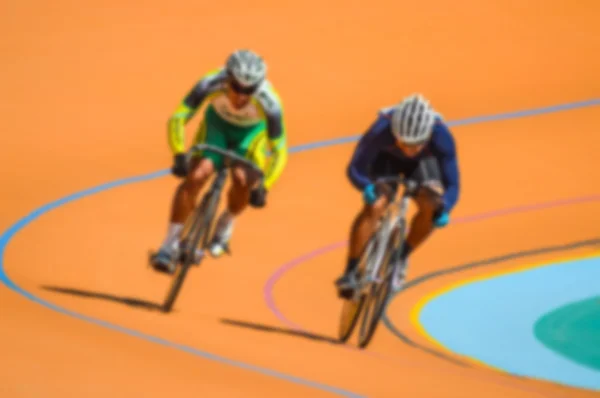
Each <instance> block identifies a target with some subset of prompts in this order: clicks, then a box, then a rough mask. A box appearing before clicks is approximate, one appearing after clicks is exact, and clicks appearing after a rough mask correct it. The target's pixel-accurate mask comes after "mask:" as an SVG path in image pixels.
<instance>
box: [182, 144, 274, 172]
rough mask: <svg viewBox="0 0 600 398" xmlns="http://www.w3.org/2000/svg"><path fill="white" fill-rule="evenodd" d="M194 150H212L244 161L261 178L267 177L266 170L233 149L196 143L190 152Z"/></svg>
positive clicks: (232, 158) (228, 158)
mask: <svg viewBox="0 0 600 398" xmlns="http://www.w3.org/2000/svg"><path fill="white" fill-rule="evenodd" d="M192 151H211V152H215V153H218V154H219V155H221V156H223V157H224V158H226V159H227V160H230V161H231V160H234V161H236V162H239V163H242V164H243V165H245V166H247V167H248V168H250V169H252V170H253V171H254V172H256V173H257V174H258V175H259V176H260V178H261V179H264V177H265V175H264V172H263V171H262V170H261V169H260V168H258V166H256V165H255V164H254V163H252V162H251V161H249V160H248V159H246V158H244V157H242V156H240V155H238V154H237V153H235V152H233V151H229V150H225V149H222V148H219V147H216V146H213V145H209V144H196V145H194V146H193V147H192V148H191V149H190V152H192Z"/></svg>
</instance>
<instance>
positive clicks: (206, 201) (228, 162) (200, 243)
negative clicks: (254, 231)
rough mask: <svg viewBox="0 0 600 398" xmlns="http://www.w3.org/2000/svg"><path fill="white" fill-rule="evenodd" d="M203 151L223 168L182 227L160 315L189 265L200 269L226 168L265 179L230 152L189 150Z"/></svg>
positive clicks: (204, 146) (211, 148) (172, 299)
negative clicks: (219, 160) (240, 169)
mask: <svg viewBox="0 0 600 398" xmlns="http://www.w3.org/2000/svg"><path fill="white" fill-rule="evenodd" d="M206 150H208V151H212V152H215V153H218V154H219V155H221V156H223V158H224V165H225V167H223V168H221V169H220V170H219V171H218V172H217V174H216V177H215V178H214V180H213V182H212V184H211V186H210V188H209V190H208V191H207V192H206V193H205V194H204V195H203V197H202V200H201V202H200V204H199V205H198V206H196V207H195V209H194V210H193V212H192V214H190V216H189V217H188V219H187V220H186V222H185V224H184V229H183V231H184V232H183V233H182V235H181V240H180V241H181V243H180V245H179V248H178V249H177V250H176V251H175V253H174V258H175V259H176V261H177V263H178V265H179V266H178V267H176V270H175V274H174V277H173V280H172V282H171V286H170V289H169V291H168V292H167V296H166V298H165V301H164V302H163V305H162V310H163V312H170V311H171V309H172V308H173V304H174V303H175V300H176V298H177V295H178V294H179V292H180V291H181V287H182V285H183V281H184V280H185V277H186V275H187V273H188V271H189V269H190V266H191V265H195V266H199V265H200V263H201V261H202V258H203V257H204V252H205V250H206V249H208V246H209V244H210V242H211V239H212V235H211V231H212V228H213V227H214V225H213V222H214V218H215V215H216V212H217V207H218V204H219V199H220V197H221V192H222V190H223V187H224V185H225V180H226V178H227V169H228V168H230V167H231V166H233V165H234V164H239V163H241V164H242V165H243V166H246V167H248V168H249V169H250V170H251V171H252V172H254V173H256V175H257V176H258V177H259V182H260V184H262V183H263V180H264V174H263V171H262V170H261V169H260V168H258V166H256V165H255V164H253V163H252V162H250V161H249V160H247V159H245V158H243V157H241V156H239V155H238V154H236V153H235V152H233V151H229V150H223V149H221V148H219V147H215V146H212V145H208V144H196V145H194V146H193V147H192V148H191V150H190V152H189V153H191V152H192V151H206ZM212 232H214V231H212Z"/></svg>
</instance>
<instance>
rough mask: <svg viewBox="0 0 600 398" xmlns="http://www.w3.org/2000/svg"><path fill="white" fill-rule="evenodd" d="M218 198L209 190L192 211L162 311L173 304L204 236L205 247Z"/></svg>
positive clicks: (170, 307)
mask: <svg viewBox="0 0 600 398" xmlns="http://www.w3.org/2000/svg"><path fill="white" fill-rule="evenodd" d="M217 200H218V194H217V193H216V192H212V191H211V192H209V193H208V194H207V195H205V196H204V198H203V199H202V203H201V204H200V206H198V208H197V209H196V211H195V212H194V215H193V217H194V219H193V220H192V223H191V226H190V229H189V231H188V233H187V234H186V235H184V236H183V239H182V241H183V242H185V247H184V250H183V262H182V263H181V265H180V266H179V267H177V269H176V270H175V276H174V277H173V280H172V282H171V287H170V289H169V292H168V293H167V296H166V298H165V301H164V303H163V306H162V310H163V312H170V311H171V309H172V308H173V304H175V300H176V299H177V296H178V295H179V292H180V291H181V287H182V286H183V282H184V280H185V277H186V275H187V273H188V271H189V269H190V267H191V265H192V263H193V262H194V260H195V258H196V249H197V248H198V247H199V244H200V240H201V239H202V238H203V237H204V242H203V245H202V247H203V248H204V247H206V246H207V245H206V242H208V235H209V233H210V227H211V224H212V220H213V219H214V215H215V213H216V205H217Z"/></svg>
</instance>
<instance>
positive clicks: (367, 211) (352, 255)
mask: <svg viewBox="0 0 600 398" xmlns="http://www.w3.org/2000/svg"><path fill="white" fill-rule="evenodd" d="M396 169H397V166H396V165H395V164H394V162H393V159H391V158H390V157H389V156H388V155H387V154H381V155H379V156H378V157H377V159H376V160H375V162H374V163H373V165H372V168H371V177H372V178H374V179H375V178H377V177H379V176H384V175H393V174H397V170H396ZM391 188H392V190H394V191H395V189H396V187H395V186H394V187H391ZM389 203H390V198H388V197H387V196H385V195H384V196H381V197H380V198H379V199H377V201H376V202H375V203H373V204H372V205H368V204H364V205H363V207H362V209H361V211H360V212H359V213H358V215H357V216H356V217H355V218H354V221H353V222H352V227H351V231H350V244H349V247H348V252H347V263H346V269H345V270H344V274H343V275H342V276H341V277H340V278H339V279H338V280H337V281H336V285H337V286H338V288H339V289H341V290H342V293H344V291H345V290H346V289H352V288H353V287H354V286H355V284H356V275H355V273H356V272H355V271H356V269H357V266H358V261H359V259H360V255H361V254H362V252H363V250H364V248H365V247H366V244H367V242H368V241H369V239H370V237H371V236H372V235H373V233H374V232H375V230H376V228H377V223H378V221H379V219H380V218H381V216H382V215H383V213H384V212H385V209H386V208H387V206H388V204H389Z"/></svg>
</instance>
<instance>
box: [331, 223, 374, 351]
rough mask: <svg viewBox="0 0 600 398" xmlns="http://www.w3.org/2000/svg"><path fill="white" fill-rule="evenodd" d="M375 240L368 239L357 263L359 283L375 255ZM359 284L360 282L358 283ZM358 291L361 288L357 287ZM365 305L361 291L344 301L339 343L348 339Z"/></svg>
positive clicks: (372, 238)
mask: <svg viewBox="0 0 600 398" xmlns="http://www.w3.org/2000/svg"><path fill="white" fill-rule="evenodd" d="M376 248H377V239H376V236H375V235H374V236H373V237H371V239H369V241H368V242H367V245H366V246H365V249H364V251H363V254H362V255H361V257H360V259H359V263H358V267H357V268H358V280H359V281H361V280H362V279H363V276H364V274H365V271H366V270H367V269H368V268H369V267H368V264H369V262H371V261H373V254H374V253H376V250H377V249H376ZM359 283H360V282H359ZM359 289H361V287H360V286H359ZM364 303H365V294H364V293H363V292H362V291H358V292H357V293H356V294H354V296H353V297H352V298H348V299H345V300H344V303H343V304H342V312H341V317H340V323H339V328H338V337H339V340H340V342H342V343H345V342H346V341H348V338H350V336H351V335H352V332H353V331H354V328H355V327H356V324H357V322H358V318H359V317H360V314H361V311H362V309H363V306H364Z"/></svg>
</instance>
